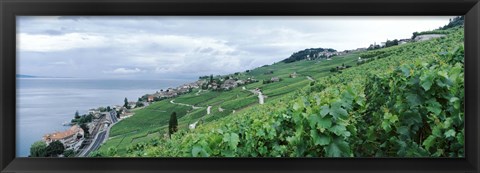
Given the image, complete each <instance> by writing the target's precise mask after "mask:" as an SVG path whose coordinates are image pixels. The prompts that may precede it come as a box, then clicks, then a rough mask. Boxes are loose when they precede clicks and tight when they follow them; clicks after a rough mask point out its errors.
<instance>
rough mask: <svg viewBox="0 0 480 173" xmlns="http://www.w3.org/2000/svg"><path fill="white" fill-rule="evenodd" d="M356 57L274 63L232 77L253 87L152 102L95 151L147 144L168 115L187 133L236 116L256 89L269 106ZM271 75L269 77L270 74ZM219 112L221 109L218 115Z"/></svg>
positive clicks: (163, 128)
mask: <svg viewBox="0 0 480 173" xmlns="http://www.w3.org/2000/svg"><path fill="white" fill-rule="evenodd" d="M357 58H358V54H350V55H346V56H338V57H335V58H333V59H332V60H316V61H298V62H294V63H282V62H280V63H275V64H273V65H269V66H263V67H259V68H256V69H252V70H249V71H248V72H243V73H239V74H238V75H234V74H232V76H235V77H238V78H240V79H245V78H248V77H251V78H255V79H257V80H259V81H258V82H256V83H252V84H248V85H245V86H244V87H245V90H243V89H242V87H237V88H235V89H233V90H230V91H210V90H201V91H200V90H199V89H194V90H193V91H192V92H190V93H188V94H185V95H181V96H179V97H176V98H173V99H166V100H162V101H159V102H155V103H153V104H152V105H150V106H148V107H146V108H143V109H139V110H136V111H135V116H133V117H130V118H128V119H126V120H124V121H121V122H119V123H118V124H116V125H114V126H113V127H112V129H111V131H110V137H111V138H110V140H108V141H107V142H106V143H105V144H103V145H102V147H101V148H100V149H99V151H100V152H106V151H107V150H108V148H110V147H114V148H117V150H118V153H120V154H126V151H127V148H128V147H130V146H132V145H134V144H138V143H142V142H149V141H150V140H151V139H154V138H158V137H159V136H163V134H165V133H166V132H167V129H168V120H169V118H170V114H171V113H172V112H174V111H176V112H177V116H178V119H179V129H184V130H188V125H189V124H192V123H194V122H196V121H199V120H200V119H201V120H202V122H203V123H204V124H207V123H209V122H211V121H215V120H217V119H220V118H223V117H226V116H229V115H232V114H233V111H234V110H235V114H239V113H242V112H244V111H245V109H249V108H250V107H252V106H253V107H254V106H255V105H258V96H257V95H255V94H253V93H252V92H251V91H250V90H253V89H256V88H260V89H261V90H262V93H263V94H264V95H266V96H267V97H268V98H266V99H265V102H267V103H268V102H270V101H272V100H274V99H276V98H279V97H281V96H283V95H285V94H288V93H291V92H293V91H296V90H299V89H301V88H304V87H305V86H307V85H309V84H310V83H311V82H312V81H311V80H309V79H308V78H307V76H309V77H311V78H312V79H317V78H321V77H324V76H328V75H332V74H334V73H331V72H330V69H331V68H335V67H336V66H341V65H342V64H346V65H351V66H353V65H355V63H356V59H357ZM271 72H273V73H271ZM293 73H296V74H297V77H295V78H291V77H290V74H293ZM272 77H279V78H280V79H281V81H279V82H274V83H268V84H263V81H267V80H270V79H271V78H272ZM172 100H173V101H174V103H184V104H190V105H194V106H196V107H199V108H198V109H193V108H192V107H189V106H182V105H178V104H173V103H171V101H172ZM208 106H212V107H211V114H209V115H207V107H208ZM219 108H221V109H223V111H222V112H220V111H219Z"/></svg>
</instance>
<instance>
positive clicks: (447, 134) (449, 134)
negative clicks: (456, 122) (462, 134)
mask: <svg viewBox="0 0 480 173" xmlns="http://www.w3.org/2000/svg"><path fill="white" fill-rule="evenodd" d="M444 134H445V137H446V138H449V137H455V135H456V132H455V130H453V129H450V130H448V131H446V132H445V133H444Z"/></svg>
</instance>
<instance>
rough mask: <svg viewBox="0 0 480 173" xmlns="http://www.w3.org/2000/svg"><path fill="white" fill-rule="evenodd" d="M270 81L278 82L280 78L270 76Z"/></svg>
mask: <svg viewBox="0 0 480 173" xmlns="http://www.w3.org/2000/svg"><path fill="white" fill-rule="evenodd" d="M270 81H272V82H279V81H280V78H279V77H272V78H271V79H270Z"/></svg>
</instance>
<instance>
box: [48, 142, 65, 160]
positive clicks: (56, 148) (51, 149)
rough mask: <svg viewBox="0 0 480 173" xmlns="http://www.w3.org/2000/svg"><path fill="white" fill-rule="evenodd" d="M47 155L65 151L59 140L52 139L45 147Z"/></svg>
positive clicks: (51, 155)
mask: <svg viewBox="0 0 480 173" xmlns="http://www.w3.org/2000/svg"><path fill="white" fill-rule="evenodd" d="M46 151H47V156H49V157H55V156H58V155H60V154H62V153H63V152H64V151H65V146H63V144H62V143H61V142H60V141H53V142H51V143H50V144H48V146H47V148H46Z"/></svg>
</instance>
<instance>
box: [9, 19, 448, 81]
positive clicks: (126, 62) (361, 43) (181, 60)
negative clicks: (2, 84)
mask: <svg viewBox="0 0 480 173" xmlns="http://www.w3.org/2000/svg"><path fill="white" fill-rule="evenodd" d="M449 18H452V17H451V16H440V17H431V16H416V17H414V16H411V17H376V16H375V17H373V16H371V17H332V16H330V17H328V16H322V17H320V16H312V17H300V16H299V17H285V16H278V17H273V16H270V17H258V16H252V17H231V16H224V17H205V16H204V17H193V16H190V17H189V16H185V17H180V16H177V17H174V16H169V17H166V16H156V17H153V16H152V17H140V16H137V17H93V16H92V17H26V16H23V17H17V25H18V26H17V52H18V53H17V56H18V57H17V61H18V62H17V65H18V68H17V69H18V72H17V73H18V74H27V75H36V76H51V77H54V76H55V77H77V78H137V79H172V78H188V79H195V78H197V77H198V76H201V75H208V74H228V73H233V72H237V71H244V70H247V69H252V68H255V67H258V66H262V65H265V64H272V63H273V62H278V61H280V60H282V59H285V58H287V57H289V56H290V55H291V54H292V53H294V52H296V51H299V50H303V49H306V48H318V47H322V48H333V49H336V50H338V51H342V50H345V49H356V48H359V47H368V46H369V45H370V44H373V43H374V42H377V43H380V42H384V41H386V40H387V39H391V40H392V39H401V38H410V37H411V35H412V32H414V31H426V30H432V29H436V28H438V27H440V26H443V25H445V24H447V23H448V20H449Z"/></svg>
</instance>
